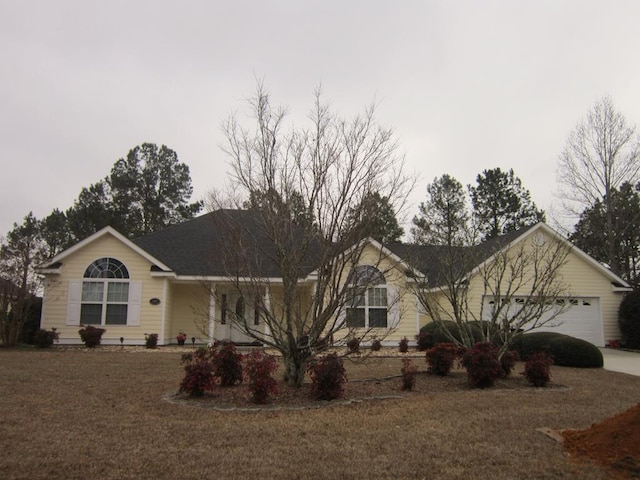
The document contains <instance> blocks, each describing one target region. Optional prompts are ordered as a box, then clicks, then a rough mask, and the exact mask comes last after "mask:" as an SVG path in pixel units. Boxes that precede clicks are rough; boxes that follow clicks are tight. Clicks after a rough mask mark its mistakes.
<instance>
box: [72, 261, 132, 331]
mask: <svg viewBox="0 0 640 480" xmlns="http://www.w3.org/2000/svg"><path fill="white" fill-rule="evenodd" d="M105 260H107V262H106V264H109V261H110V260H112V259H111V258H101V259H98V260H96V261H95V262H92V263H91V265H89V267H88V268H87V269H86V270H85V275H84V278H83V279H82V280H72V281H70V282H69V290H68V299H67V321H66V324H67V325H81V324H83V325H95V326H109V327H128V326H129V327H131V326H139V325H140V310H141V298H142V283H141V282H134V281H131V279H130V278H129V273H128V270H127V268H126V266H125V265H124V263H122V262H120V261H119V260H117V259H113V260H115V262H117V264H118V265H117V266H116V267H115V268H114V270H113V271H111V270H110V273H105V274H103V275H99V276H93V275H92V274H91V272H96V271H98V270H99V269H96V268H95V265H96V264H100V263H101V262H102V265H104V264H105V262H104V261H105ZM115 275H117V276H118V278H114V276H115ZM88 284H101V285H102V287H101V288H102V295H101V297H102V298H98V297H97V296H96V297H95V298H83V297H85V296H84V295H83V291H84V286H85V285H88ZM115 284H126V285H127V288H126V290H125V289H122V292H121V297H120V299H117V298H116V299H109V289H110V287H111V286H112V285H115ZM125 291H126V300H124V297H125V295H124V294H123V293H124V292H125ZM87 293H88V292H87ZM83 305H100V323H97V322H91V323H87V320H86V318H85V319H83V318H82V306H83ZM109 305H126V321H125V323H109V322H108V318H107V310H108V307H109Z"/></svg>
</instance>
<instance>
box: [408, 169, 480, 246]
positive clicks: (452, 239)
mask: <svg viewBox="0 0 640 480" xmlns="http://www.w3.org/2000/svg"><path fill="white" fill-rule="evenodd" d="M427 194H428V199H427V201H426V202H422V203H420V205H419V206H418V208H419V211H420V213H419V214H418V215H417V216H415V217H413V225H414V226H413V227H412V228H411V233H412V235H413V239H414V241H415V242H416V243H420V244H424V245H448V246H454V245H463V244H465V243H466V242H467V241H468V240H469V239H468V238H467V231H468V224H469V210H468V208H467V200H466V195H465V191H464V188H463V186H462V184H461V183H460V182H458V180H456V179H455V178H453V177H452V176H450V175H448V174H444V175H442V177H440V178H437V177H436V178H434V179H433V182H432V183H430V184H429V185H427Z"/></svg>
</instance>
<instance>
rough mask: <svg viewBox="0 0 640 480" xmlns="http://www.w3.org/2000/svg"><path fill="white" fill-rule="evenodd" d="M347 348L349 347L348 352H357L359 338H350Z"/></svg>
mask: <svg viewBox="0 0 640 480" xmlns="http://www.w3.org/2000/svg"><path fill="white" fill-rule="evenodd" d="M347 348H348V349H349V353H358V352H359V351H360V339H359V338H357V337H353V338H351V339H350V340H349V341H348V342H347Z"/></svg>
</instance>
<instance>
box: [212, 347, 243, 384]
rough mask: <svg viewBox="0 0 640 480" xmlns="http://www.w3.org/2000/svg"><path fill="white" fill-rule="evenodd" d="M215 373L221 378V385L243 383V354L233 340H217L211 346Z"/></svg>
mask: <svg viewBox="0 0 640 480" xmlns="http://www.w3.org/2000/svg"><path fill="white" fill-rule="evenodd" d="M211 357H212V359H213V368H214V375H215V376H216V377H218V378H219V379H220V386H222V387H232V386H233V385H235V384H237V383H242V354H240V353H237V352H236V346H235V344H234V343H233V342H229V341H222V342H217V343H215V344H214V345H213V347H211Z"/></svg>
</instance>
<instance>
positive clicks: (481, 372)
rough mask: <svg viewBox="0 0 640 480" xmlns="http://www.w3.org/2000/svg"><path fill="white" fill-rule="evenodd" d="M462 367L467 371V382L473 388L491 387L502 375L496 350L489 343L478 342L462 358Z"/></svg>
mask: <svg viewBox="0 0 640 480" xmlns="http://www.w3.org/2000/svg"><path fill="white" fill-rule="evenodd" d="M462 365H463V366H464V368H466V369H467V381H468V382H469V385H470V386H472V387H475V388H487V387H492V386H493V384H494V383H495V381H496V379H497V378H498V377H500V375H501V374H502V365H501V364H500V360H498V348H497V347H496V346H495V345H494V344H492V343H490V342H478V343H476V344H475V345H474V346H473V348H470V349H468V350H467V351H466V352H465V354H464V356H463V357H462Z"/></svg>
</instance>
